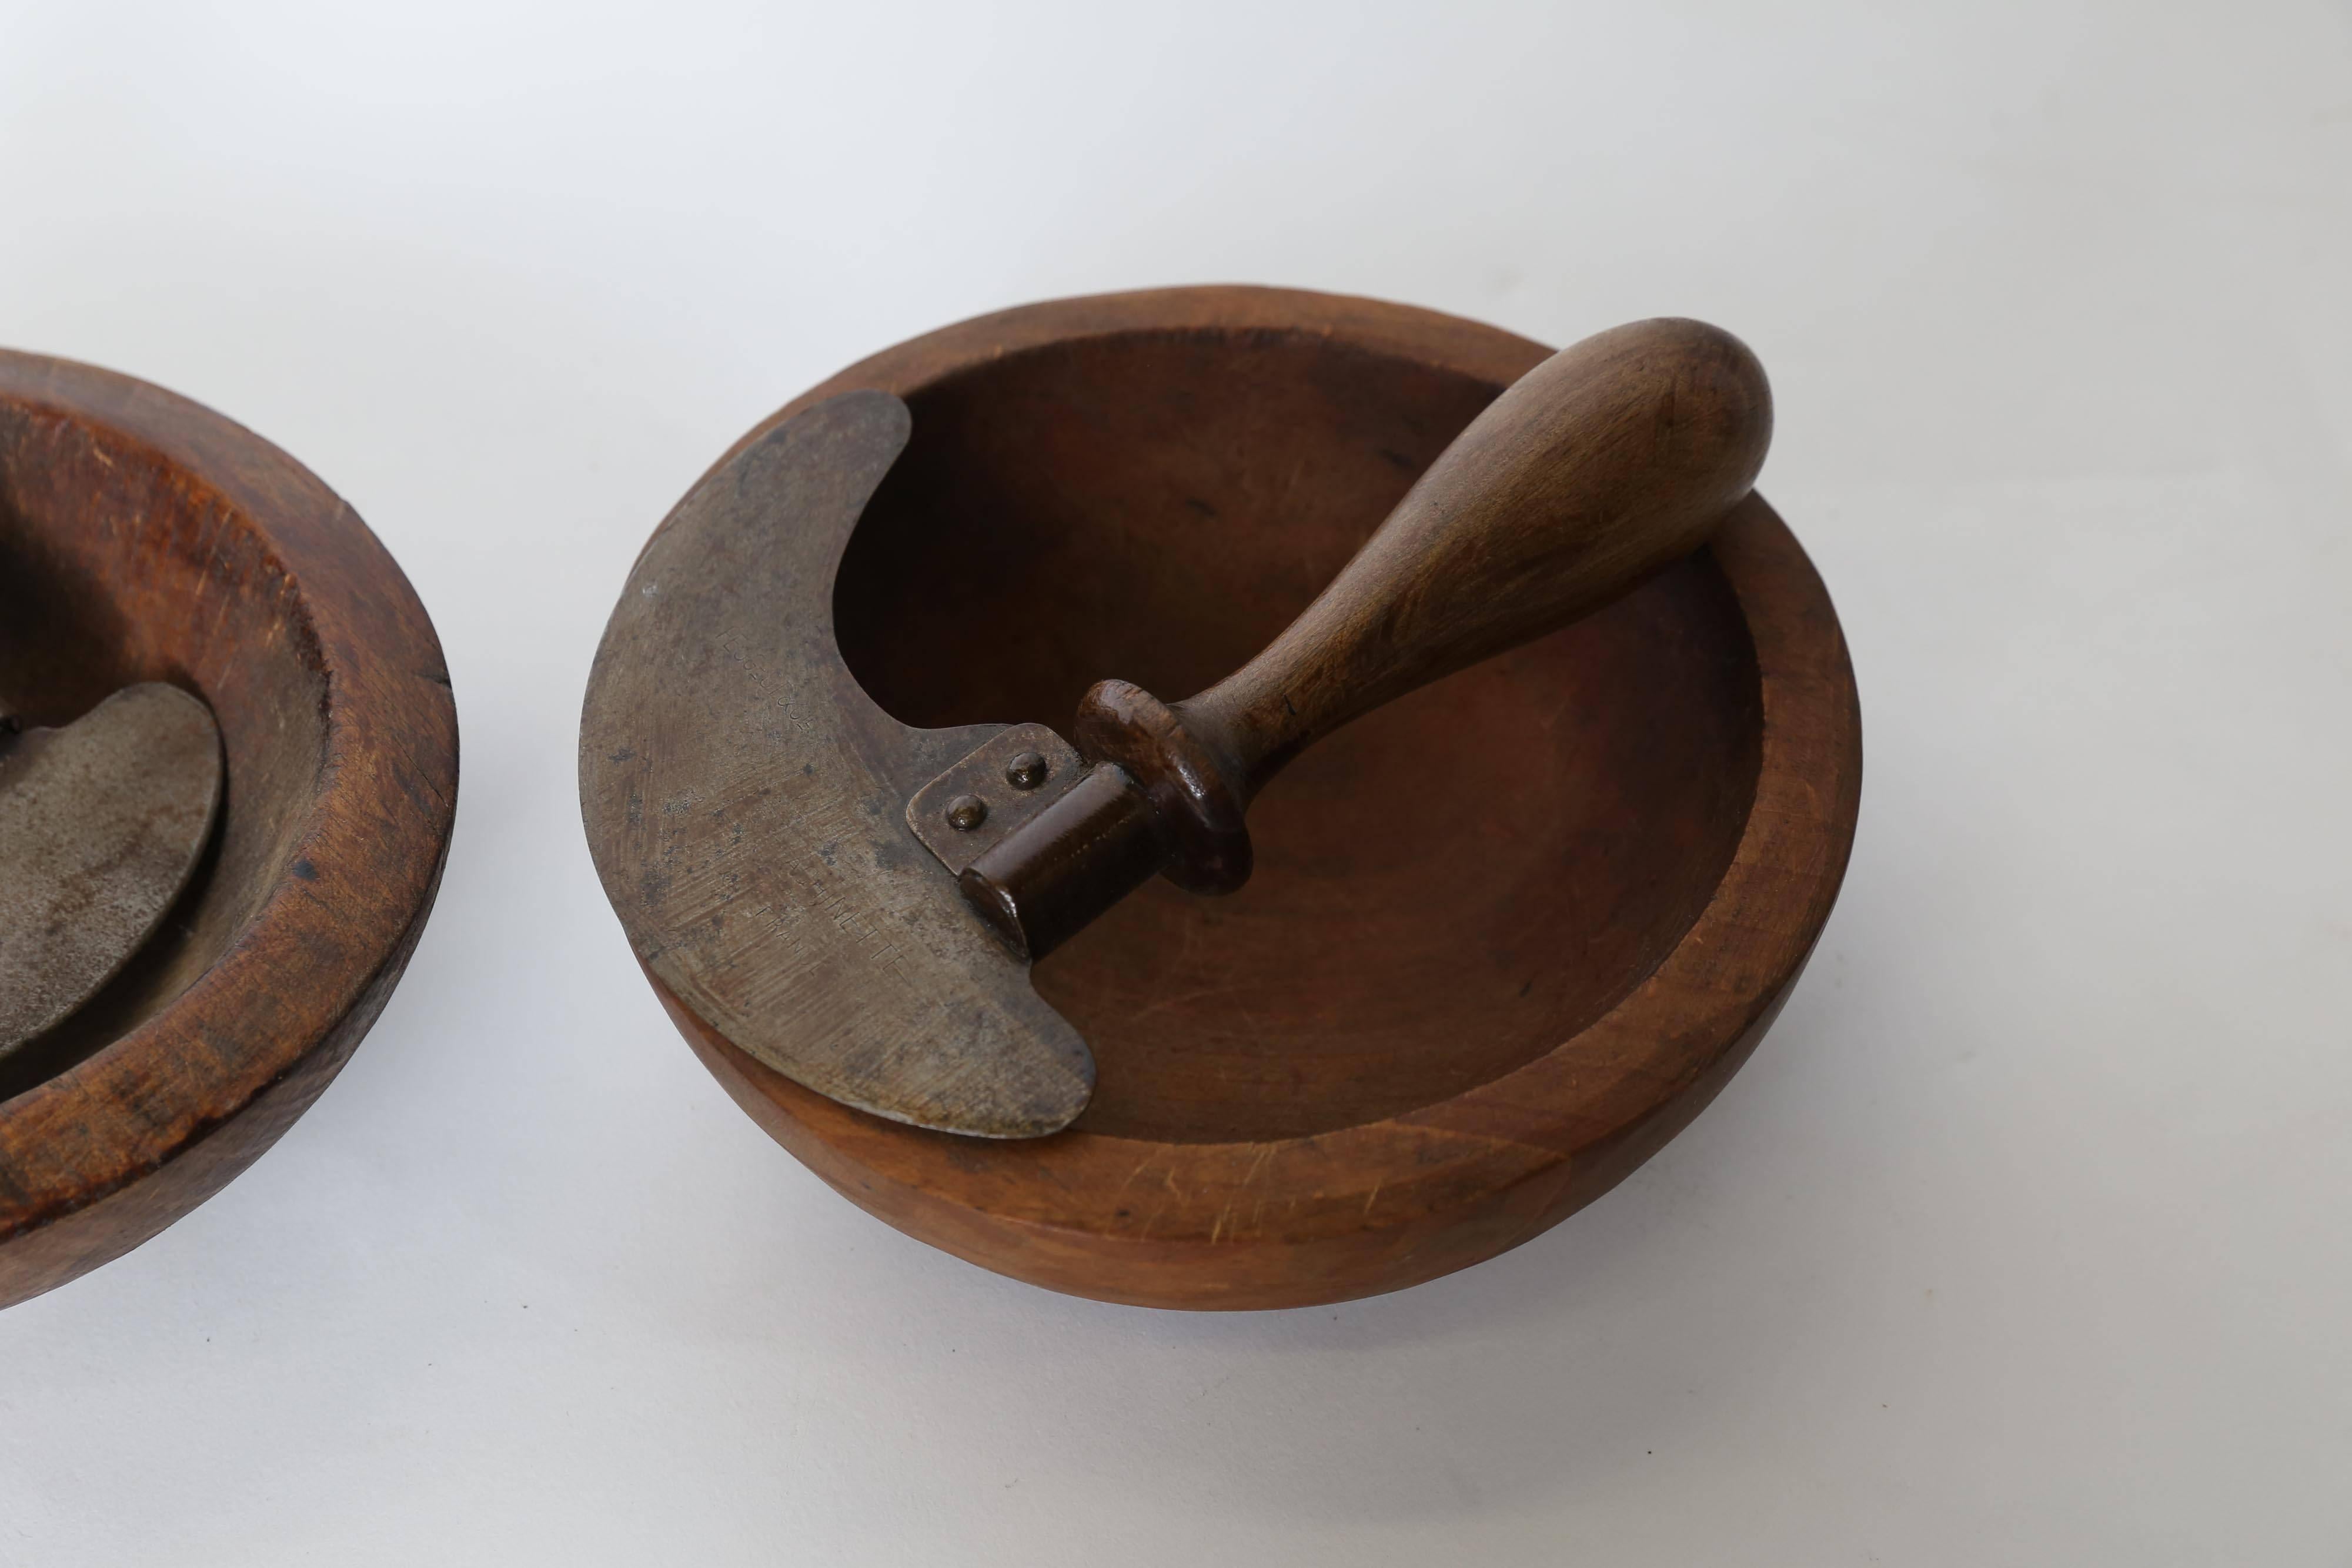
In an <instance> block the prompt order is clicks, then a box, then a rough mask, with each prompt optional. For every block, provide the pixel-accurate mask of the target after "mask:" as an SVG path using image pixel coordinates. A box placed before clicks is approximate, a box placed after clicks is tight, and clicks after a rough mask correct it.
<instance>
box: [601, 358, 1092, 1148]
mask: <svg viewBox="0 0 2352 1568" xmlns="http://www.w3.org/2000/svg"><path fill="white" fill-rule="evenodd" d="M909 427H910V421H909V416H908V412H907V408H906V405H905V404H904V403H902V402H899V401H898V399H897V398H895V397H892V396H890V395H889V394H887V393H886V392H849V393H845V394H844V395H843V396H840V397H836V398H834V399H832V400H831V401H829V402H824V403H821V404H819V405H818V406H817V407H815V408H813V409H810V410H808V411H807V412H805V413H802V414H800V415H798V416H796V417H794V418H793V419H791V420H789V421H787V422H786V423H783V424H781V425H779V426H777V427H776V428H775V429H773V430H772V431H770V432H768V433H767V434H764V435H762V436H761V437H760V439H758V440H757V441H755V442H753V443H752V444H750V445H749V446H747V447H745V448H744V449H743V450H742V451H740V452H739V453H737V454H736V455H734V456H733V457H731V458H730V459H729V460H728V461H727V462H726V463H725V464H724V465H721V466H720V467H719V468H718V469H717V470H715V471H714V472H712V473H711V474H710V475H709V476H707V477H706V478H705V479H704V480H703V481H702V483H701V484H699V485H698V486H696V487H695V489H694V490H693V492H692V493H691V494H689V495H688V497H686V499H685V500H684V501H682V502H681V503H679V505H678V507H677V510H676V511H675V512H673V513H672V514H671V516H670V517H669V519H668V520H667V522H666V523H665V524H664V525H663V527H662V528H661V529H660V531H659V532H658V533H656V535H655V537H654V538H653V541H652V542H651V543H650V544H648V545H647V546H646V551H645V553H644V555H643V556H641V557H640V558H639V559H638V561H637V564H636V566H635V570H632V572H631V573H630V576H629V580H628V583H627V586H626V587H625V589H624V590H623V591H622V594H621V601H620V603H619V605H618V606H617V607H616V608H615V609H614V612H613V618H612V621H611V622H610V623H609V624H608V625H607V626H606V628H605V632H604V643H603V644H602V645H601V646H600V647H599V648H598V649H597V653H596V663H595V666H594V669H593V673H592V674H590V676H589V683H588V696H587V702H586V705H585V708H584V710H583V715H582V720H581V730H580V794H581V806H582V813H583V818H584V819H585V822H586V826H587V830H588V842H589V849H590V852H591V853H592V854H593V856H594V859H595V862H596V869H597V873H598V874H599V876H601V877H602V879H603V881H604V892H605V894H606V895H607V896H608V897H609V898H610V899H611V900H612V903H613V907H614V911H615V913H617V914H618V915H619V916H620V919H621V925H622V926H623V928H624V929H625V930H626V932H627V933H628V936H629V940H630V942H631V944H632V945H633V946H635V950H636V953H637V956H638V958H639V959H640V961H642V962H643V963H644V964H645V966H646V968H647V969H649V970H651V971H652V973H653V974H654V975H655V976H656V977H657V978H659V979H660V980H661V982H662V983H663V984H664V985H665V986H667V988H669V989H670V990H671V991H672V992H673V993H674V994H676V995H677V998H679V999H680V1000H681V1001H683V1002H684V1003H685V1004H686V1006H687V1007H688V1008H689V1009H692V1010H693V1011H694V1012H695V1014H696V1015H697V1016H698V1017H699V1018H700V1019H703V1021H705V1022H706V1023H708V1024H709V1025H710V1026H711V1027H712V1028H713V1029H716V1030H718V1031H719V1033H721V1034H723V1035H724V1036H726V1038H727V1039H728V1040H731V1041H732V1042H734V1043H735V1044H736V1045H737V1046H738V1047H740V1049H742V1050H743V1051H746V1052H748V1053H749V1054H750V1055H751V1056H752V1057H754V1058H756V1059H757V1060H758V1061H762V1062H764V1063H766V1064H767V1065H768V1066H770V1067H772V1068H774V1069H775V1070H776V1071H779V1072H782V1073H783V1074H785V1075H786V1076H788V1077H790V1078H793V1079H794V1080H795V1081H797V1082H801V1083H803V1084H805V1085H807V1086H808V1087H809V1088H811V1089H814V1090H815V1091H817V1092H819V1093H822V1094H825V1095H829V1096H831V1097H832V1098H834V1099H836V1100H840V1101H843V1102H845V1103H848V1104H851V1105H855V1106H857V1107H858V1108H860V1109H862V1110H866V1111H871V1112H873V1113H877V1114H878V1115H883V1116H887V1117H890V1118H892V1119H894V1120H897V1121H901V1122H910V1123H914V1124H918V1125H920V1126H927V1127H936V1128H940V1129H941V1130H944V1131H949V1132H956V1133H965V1134H976V1135H980V1136H984V1137H1001V1138H1018V1137H1034V1136H1038V1135H1040V1134H1045V1133H1051V1132H1055V1131H1057V1130H1059V1129H1060V1128H1062V1127H1065V1126H1066V1125H1068V1124H1069V1123H1070V1122H1071V1121H1072V1120H1073V1119H1074V1118H1075V1117H1076V1115H1077V1114H1078V1113H1079V1112H1080V1111H1082V1110H1084V1109H1085V1107H1086V1103H1087V1097H1088V1096H1089V1095H1090V1094H1091V1093H1092V1092H1093V1089H1094V1060H1093V1057H1092V1055H1091V1054H1090V1053H1089V1052H1088V1051H1087V1046H1086V1042H1085V1040H1082V1039H1081V1038H1080V1037H1079V1035H1078V1033H1077V1031H1076V1030H1074V1029H1073V1028H1071V1027H1070V1025H1069V1023H1068V1022H1067V1021H1066V1019H1063V1018H1062V1017H1061V1015H1060V1014H1058V1013H1056V1012H1055V1010H1054V1009H1052V1008H1051V1007H1049V1006H1048V1005H1046V1003H1045V1001H1044V1000H1043V999H1041V998H1039V997H1038V996H1037V994H1036V992H1035V991H1034V989H1032V988H1031V986H1030V983H1029V971H1028V966H1027V965H1026V964H1025V963H1024V962H1022V960H1021V959H1019V958H1018V957H1016V956H1014V955H1013V953H1012V952H1011V951H1010V950H1009V949H1008V948H1006V947H1005V946H1004V945H1003V943H1001V942H1000V941H999V940H998V939H997V938H996V937H995V936H992V934H991V933H990V932H989V930H988V928H987V927H986V925H983V924H982V921H981V919H980V917H979V916H978V915H975V914H974V913H973V912H972V910H971V907H970V906H969V905H967V904H965V903H964V901H963V898H962V896H961V894H959V893H958V891H957V888H956V883H955V880H954V878H953V877H951V876H950V875H947V874H946V873H944V872H943V871H942V870H941V868H940V864H939V862H937V861H935V860H934V859H933V858H932V856H931V855H930V854H929V852H926V851H925V850H924V848H923V847H922V845H921V844H920V843H919V842H918V841H916V839H915V837H914V835H913V833H912V832H911V831H909V830H908V826H907V821H906V817H905V810H906V803H907V800H908V797H909V796H911V795H912V794H914V793H915V791H916V790H918V789H920V788H921V787H922V786H923V785H924V784H925V783H926V782H927V781H929V779H932V778H933V777H935V776H936V775H938V774H939V773H940V771H941V770H942V769H943V768H946V767H947V766H948V765H949V764H950V763H951V762H953V761H955V760H956V758H960V757H961V756H963V755H965V754H966V753H968V752H969V751H971V748H972V747H975V746H977V745H978V744H980V743H981V742H982V741H983V740H985V739H987V738H988V737H990V736H992V735H993V734H995V733H996V732H997V731H999V730H1001V729H1002V728H1003V726H1001V725H981V726H971V727H964V728H960V729H947V730H923V729H913V728H909V727H907V726H905V725H902V724H900V723H898V721H897V720H896V719H894V718H892V717H891V716H889V715H888V714H886V713H884V712H883V711H882V710H881V709H880V708H879V707H877V706H876V705H875V703H874V701H873V699H872V698H870V697H869V696H867V695H866V692H865V691H864V689H863V688H861V687H860V686H859V685H858V684H857V682H856V679H855V678H854V677H853V676H852V675H851V674H850V673H849V670H848V668H847V667H846V666H845V664H843V662H842V658H841V653H840V649H839V645H838V644H837V643H836V642H835V636H834V626H833V584H834V575H835V570H836V569H837V568H838V566H839V564H840V561H841V555H842V550H843V548H844V547H845V545H846V544H847V543H848V540H849V536H850V533H851V531H852V530H853V529H855V528H856V526H857V519H858V517H859V515H860V514H861V513H862V512H863V511H864V510H865V507H866V502H867V501H868V500H869V499H870V498H871V497H872V496H873V494H874V491H875V489H876V487H877V486H879V485H880V484H881V482H882V477H883V476H884V475H885V474H886V473H887V472H888V470H889V467H890V465H891V464H892V463H893V462H894V461H896V460H897V458H898V454H899V452H900V451H901V450H903V449H904V447H905V445H906V443H907V437H908V431H909Z"/></svg>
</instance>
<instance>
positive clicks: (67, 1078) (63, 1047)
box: [0, 352, 457, 1306]
mask: <svg viewBox="0 0 2352 1568" xmlns="http://www.w3.org/2000/svg"><path fill="white" fill-rule="evenodd" d="M158 680H160V681H170V682H173V684H175V685H180V686H183V687H184V688H186V689H187V690H189V691H192V692H194V693H196V694H197V695H200V696H202V697H203V698H204V699H205V702H207V703H209V704H210V705H211V706H212V710H213V714H214V716H215V718H216V719H217V720H218V721H219V725H220V730H221V737H222V744H223V748H224V752H225V756H226V767H227V771H226V793H225V796H224V799H223V803H222V809H221V815H220V821H219V823H218V825H217V827H216V829H215V838H214V841H213V844H212V847H211V849H210V850H209V852H207V855H206V858H205V862H204V864H203V865H202V866H201V867H200V868H199V869H198V871H197V873H196V876H195V880H194V883H192V884H191V885H190V887H189V888H188V890H187V892H186V893H185V894H184V895H183V897H182V898H181V900H180V902H179V904H177V905H176V906H175V908H174V910H173V915H172V916H171V917H170V919H169V920H168V921H167V922H166V924H165V927H164V929H163V931H162V932H161V933H160V934H159V935H158V936H156V937H155V939H154V940H153V941H152V942H151V943H150V944H149V945H148V946H147V947H146V948H144V949H143V950H142V952H141V954H140V955H139V956H137V957H136V958H134V959H133V960H132V961H131V965H130V966H129V967H127V968H126V969H125V970H124V971H123V972H122V973H121V975H119V976H117V977H116V978H115V979H114V980H113V981H111V982H110V984H109V986H108V987H107V988H106V989H105V990H104V991H102V992H100V995H99V996H98V997H97V998H94V999H93V1000H92V1001H91V1002H90V1003H89V1005H88V1006H87V1007H86V1008H85V1009H83V1010H82V1011H81V1012H80V1013H79V1014H77V1015H76V1016H75V1017H74V1018H72V1019H68V1021H67V1022H66V1023H65V1024H63V1025H61V1026H59V1027H58V1028H57V1029H55V1030H51V1031H50V1032H49V1033H48V1034H47V1035H46V1036H43V1037H41V1038H40V1039H39V1040H37V1041H34V1042H32V1043H30V1044H28V1045H26V1047H24V1048H22V1049H21V1050H19V1051H16V1052H13V1053H11V1054H10V1056H9V1057H8V1058H7V1059H6V1061H5V1063H0V1306H5V1305H8V1304H11V1303H14V1302H16V1301H23V1300H25V1299H26V1298H27V1297H30V1296H34V1295H37V1294H39V1293H40V1292H41V1291H47V1290H49V1289H52V1288H53V1287H55V1286H58V1285H60V1284H63V1283H64V1282H66V1281H68V1280H71V1279H73V1278H74V1277H76V1276H77V1275H79V1274H81V1273H83V1272H84V1271H86V1270H89V1269H93V1268H95V1267H97V1266H98V1265H99V1264H100V1263H103V1262H106V1261H107V1260H110V1259H112V1258H115V1257H118V1256H120V1255H121V1254H122V1253H123V1252H126V1251H128V1250H129V1249H131V1248H133V1247H135V1246H137V1245H138V1244H139V1243H140V1242H142V1241H144V1240H146V1239H148V1238H149V1237H151V1236H152V1235H154V1234H155V1233H156V1232H157V1231H159V1230H161V1229H163V1228H164V1227H165V1226H167V1225H169V1224H171V1223H172V1222H173V1220H175V1219H177V1218H180V1217H181V1216H182V1215H184V1214H185V1213H187V1212H188V1210H190V1209H192V1208H194V1207H195V1206H196V1205H197V1204H199V1203H202V1202H203V1201H204V1200H205V1198H207V1197H211V1196H212V1195H213V1194H214V1193H215V1192H216V1191H218V1190H219V1189H220V1188H221V1187H222V1186H224V1185H225V1184H226V1183H227V1182H228V1180H229V1179H230V1178H231V1177H233V1176H236V1174H237V1173H238V1172H239V1171H241V1170H243V1169H244V1168H245V1167H246V1166H247V1165H249V1164H251V1163H252V1162H253V1161H254V1160H255V1159H256V1158H257V1157H258V1156H259V1155H260V1154H261V1152H262V1151H263V1150H264V1149H267V1148H268V1146H269V1145H271V1144H272V1143H274V1142H276V1141H277V1139H278V1135H279V1134H282V1133H284V1132H285V1131H286V1129H287V1128H288V1127H289V1125H291V1124H293V1121H294V1119H295V1118H296V1117H297V1116H299V1115H300V1114H301V1113H303V1111H305V1110H306V1109H308V1108H309V1106H310V1103H311V1102H312V1101H313V1100H315V1099H316V1098H317V1097H318V1095H319V1092H320V1090H322V1089H324V1088H325V1087H326V1085H327V1083H328V1082H329V1081H330V1080H331V1079H332V1078H333V1077H334V1075H335V1072H336V1071H337V1070H338V1069H339V1068H341V1066H342V1064H343V1062H344V1061H345V1060H346V1059H348V1058H349V1057H350V1055H351V1053H352V1048H353V1047H355V1046H356V1045H358V1043H359V1041H360V1038H361V1037H362V1035H364V1034H365V1033H366V1032H367V1030H368V1027H369V1026H370V1025H371V1024H373V1022H374V1021H375V1018H376V1015H377V1014H378V1012H380V1011H381V1010H382V1009H383V1004H384V1001H385V998H388V997H389V996H390V995H391V993H392V988H393V986H394V983H395V982H396V981H397V980H398V979H399V977H400V973H401V970H402V968H403V967H404V966H405V965H406V963H407V961H408V956H409V953H410V951H411V949H412V948H413V947H414V946H415V942H416V938H417V935H418V933H419V932H420V931H421V930H422V929H423V927H424V924H425V914H426V912H427V911H428V910H429V909H430V908H431V906H432V903H433V894H434V890H435V888H436V886H437V884H438V883H439V881H440V875H441V864H442V859H443V855H444V853H445V852H446V849H447V846H448V841H449V826H450V820H451V814H452V811H453V810H454V808H455V804H456V800H457V713H456V709H455V707H454V706H453V705H452V703H451V700H450V695H449V677H448V674H447V670H446V666H445V665H444V664H443V663H442V658H441V647H440V643H438V642H437V641H436V638H435V637H434V634H433V626H432V622H429V621H428V620H427V619H426V618H425V610H424V607H423V606H422V605H420V604H419V603H418V602H417V601H416V595H415V593H414V592H413V591H411V590H410V588H409V586H408V582H407V580H406V579H404V577H402V576H401V573H400V569H399V568H398V567H397V566H395V565H394V564H393V560H392V558H391V557H390V556H389V555H387V554H385V553H384V549H383V546H382V545H380V544H378V543H377V542H376V539H375V537H374V536H373V534H371V533H369V532H368V530H367V528H366V526H365V525H364V524H362V522H361V521H360V519H359V517H358V516H357V514H355V513H354V512H352V509H351V508H350V507H347V506H345V505H344V504H343V503H342V502H341V501H340V500H338V499H337V498H336V497H335V496H334V494H333V493H332V492H331V491H330V490H329V489H328V488H327V487H326V486H324V485H322V484H320V482H319V481H318V479H316V478H315V477H313V476H311V475H310V472H309V471H308V470H306V469H304V468H303V467H302V466H301V465H299V464H298V463H296V462H295V461H294V460H293V459H292V458H290V457H289V456H287V455H285V454H284V453H282V452H280V451H278V449H277V448H276V447H274V446H272V445H270V444H268V442H266V441H263V440H262V439H261V438H260V437H258V436H257V435H255V434H252V433H251V432H249V431H247V430H245V429H242V428H240V427H239V426H237V425H235V424H232V423H229V422H228V421H227V420H226V419H223V418H222V417H220V416H219V415H218V414H216V413H212V412H211V411H209V410H207V409H205V408H201V407H199V406H197V405H196V404H194V403H193V402H188V401H187V400H185V399H184V398H180V397H175V396H173V394H172V393H170V392H164V391H163V390H162V389H160V388H157V387H153V386H150V385H148V384H146V383H145V382H138V381H133V380H131V378H129V377H127V376H121V375H116V374H113V373H112V372H110V371H101V370H97V369H93V368H92V367H90V366H88V365H79V364H71V363H68V362H66V361H58V360H51V359H44V358H41V357H38V356H36V355H31V354H16V353H6V352H0V706H8V707H13V708H14V709H15V710H16V712H18V713H19V714H21V715H22V716H24V717H25V718H26V720H27V721H28V722H30V723H33V724H63V723H66V722H68V721H70V720H71V719H73V718H75V717H77V716H79V715H80V714H81V713H83V712H84V711H86V710H87V709H89V707H90V706H93V705H94V704H96V703H97V702H98V701H99V700H100V699H101V698H102V697H104V696H105V695H107V694H108V693H110V692H111V691H113V690H115V689H116V688H117V687H120V686H123V685H131V684H132V683H134V682H138V681H158ZM0 874H5V868H0Z"/></svg>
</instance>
